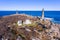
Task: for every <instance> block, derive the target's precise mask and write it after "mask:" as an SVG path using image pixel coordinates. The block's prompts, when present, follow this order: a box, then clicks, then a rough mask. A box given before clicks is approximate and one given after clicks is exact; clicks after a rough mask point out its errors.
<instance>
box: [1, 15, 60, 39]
mask: <svg viewBox="0 0 60 40" xmlns="http://www.w3.org/2000/svg"><path fill="white" fill-rule="evenodd" d="M26 19H29V21H30V22H31V23H30V24H24V22H25V21H26ZM20 20H22V23H21V25H18V23H17V22H18V21H20ZM0 40H60V24H54V23H52V22H51V21H49V20H40V19H39V18H38V17H33V16H29V15H25V14H21V15H20V14H16V15H10V16H3V17H2V18H0Z"/></svg>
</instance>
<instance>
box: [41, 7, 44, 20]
mask: <svg viewBox="0 0 60 40" xmlns="http://www.w3.org/2000/svg"><path fill="white" fill-rule="evenodd" d="M41 19H42V20H44V8H43V9H42V17H41Z"/></svg>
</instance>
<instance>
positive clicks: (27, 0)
mask: <svg viewBox="0 0 60 40" xmlns="http://www.w3.org/2000/svg"><path fill="white" fill-rule="evenodd" d="M42 8H44V9H45V10H60V0H0V10H42Z"/></svg>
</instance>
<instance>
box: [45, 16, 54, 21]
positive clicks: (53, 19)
mask: <svg viewBox="0 0 60 40" xmlns="http://www.w3.org/2000/svg"><path fill="white" fill-rule="evenodd" d="M46 19H47V20H50V21H52V20H54V18H47V17H45V20H46Z"/></svg>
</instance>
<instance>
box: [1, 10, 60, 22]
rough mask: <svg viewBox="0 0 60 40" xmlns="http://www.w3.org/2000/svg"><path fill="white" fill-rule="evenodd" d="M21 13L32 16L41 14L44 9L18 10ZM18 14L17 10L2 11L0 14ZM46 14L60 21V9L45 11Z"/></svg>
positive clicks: (54, 20)
mask: <svg viewBox="0 0 60 40" xmlns="http://www.w3.org/2000/svg"><path fill="white" fill-rule="evenodd" d="M18 13H19V14H27V15H31V16H41V15H42V11H18ZM11 14H16V11H0V16H6V15H11ZM44 16H45V17H47V18H51V19H53V20H52V21H53V22H55V23H60V11H44Z"/></svg>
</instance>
